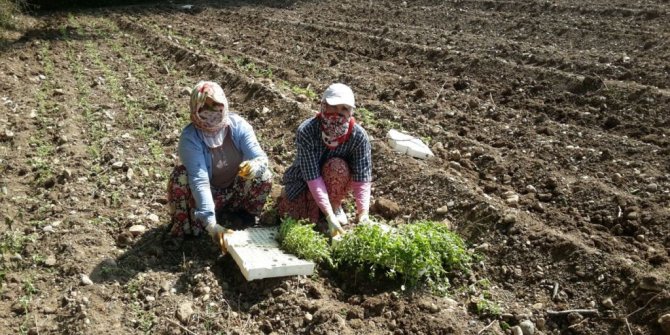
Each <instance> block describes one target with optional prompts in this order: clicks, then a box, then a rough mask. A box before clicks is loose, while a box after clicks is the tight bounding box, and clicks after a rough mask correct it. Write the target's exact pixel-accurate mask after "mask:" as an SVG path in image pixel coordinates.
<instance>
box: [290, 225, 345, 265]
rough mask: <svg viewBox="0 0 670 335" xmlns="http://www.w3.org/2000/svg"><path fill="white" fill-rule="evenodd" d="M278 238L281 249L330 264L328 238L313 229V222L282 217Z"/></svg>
mask: <svg viewBox="0 0 670 335" xmlns="http://www.w3.org/2000/svg"><path fill="white" fill-rule="evenodd" d="M278 240H279V242H280V243H281V247H282V249H284V250H286V251H288V252H289V253H292V254H295V255H296V256H298V257H301V258H305V259H308V260H311V261H314V262H317V263H326V264H331V263H332V260H331V256H330V247H329V246H328V240H327V239H326V237H324V236H323V235H321V234H319V233H318V232H317V231H315V230H314V224H312V223H309V222H307V221H303V220H295V219H291V218H284V219H283V220H282V223H281V225H280V226H279V236H278Z"/></svg>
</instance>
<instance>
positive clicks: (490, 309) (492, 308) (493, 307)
mask: <svg viewBox="0 0 670 335" xmlns="http://www.w3.org/2000/svg"><path fill="white" fill-rule="evenodd" d="M475 308H476V312H477V314H479V315H491V316H498V315H500V314H501V313H502V312H501V309H500V306H498V304H496V303H495V302H492V301H490V300H488V299H486V298H481V299H480V300H479V301H477V304H476V306H475Z"/></svg>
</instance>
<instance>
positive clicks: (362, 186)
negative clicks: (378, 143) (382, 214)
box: [278, 84, 372, 236]
mask: <svg viewBox="0 0 670 335" xmlns="http://www.w3.org/2000/svg"><path fill="white" fill-rule="evenodd" d="M354 108H356V104H355V101H354V93H353V92H352V91H351V88H349V87H348V86H346V85H344V84H332V85H330V86H329V87H328V89H326V91H325V92H324V94H323V98H322V100H321V108H320V112H319V113H318V114H317V115H316V116H314V117H312V118H309V119H307V120H305V121H304V122H303V123H302V124H301V125H300V126H299V127H298V131H297V133H296V139H295V145H296V157H295V161H294V162H293V164H292V165H291V166H290V167H289V168H288V169H287V170H286V173H285V174H284V178H283V181H282V182H283V184H284V189H283V191H282V196H281V199H280V201H279V208H278V211H279V214H280V215H282V216H285V215H287V216H290V217H293V218H295V219H309V220H310V221H312V222H314V223H319V218H320V216H321V214H323V216H324V217H325V218H326V222H327V223H328V231H329V233H330V234H331V236H334V235H336V234H338V233H342V232H343V229H342V225H346V224H347V223H348V220H347V216H346V214H345V213H344V210H343V209H342V201H343V200H344V198H345V197H346V196H347V194H348V193H349V191H350V190H353V194H354V198H355V201H356V222H358V223H360V222H364V221H368V212H369V207H370V187H371V181H372V155H371V146H370V140H369V139H368V134H367V133H366V132H365V130H364V129H363V127H361V126H360V125H359V124H357V123H356V120H355V119H354V117H353V113H354Z"/></svg>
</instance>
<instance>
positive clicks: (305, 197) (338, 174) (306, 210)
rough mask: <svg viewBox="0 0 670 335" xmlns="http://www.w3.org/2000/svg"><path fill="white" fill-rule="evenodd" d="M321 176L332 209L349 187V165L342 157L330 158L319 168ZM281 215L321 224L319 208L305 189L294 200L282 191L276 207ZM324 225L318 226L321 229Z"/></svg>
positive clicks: (310, 193)
mask: <svg viewBox="0 0 670 335" xmlns="http://www.w3.org/2000/svg"><path fill="white" fill-rule="evenodd" d="M321 176H322V178H323V181H324V183H325V184H326V189H327V191H328V198H329V199H330V204H331V206H332V207H333V210H335V209H336V208H338V207H340V206H341V205H342V201H343V200H344V198H346V196H347V194H348V193H349V190H350V188H351V172H350V170H349V165H348V164H347V162H346V161H345V160H344V159H342V158H331V159H329V160H328V161H326V163H325V164H324V165H323V167H322V168H321ZM277 211H278V212H279V215H280V216H281V217H284V216H289V217H292V218H294V219H298V220H300V219H308V220H309V221H311V222H313V223H316V224H318V225H321V224H322V223H323V222H319V218H320V216H321V210H320V209H319V206H318V205H317V203H316V201H315V200H314V198H313V197H312V192H310V191H309V189H306V190H305V191H303V192H302V193H300V194H299V195H298V197H297V198H295V199H294V200H289V199H288V198H287V197H286V194H285V193H284V192H282V195H281V198H280V199H279V206H278V208H277ZM323 228H324V227H321V226H319V229H322V230H323Z"/></svg>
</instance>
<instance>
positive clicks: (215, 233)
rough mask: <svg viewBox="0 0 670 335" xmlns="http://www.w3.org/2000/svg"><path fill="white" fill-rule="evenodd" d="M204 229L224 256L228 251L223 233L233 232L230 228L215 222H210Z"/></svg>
mask: <svg viewBox="0 0 670 335" xmlns="http://www.w3.org/2000/svg"><path fill="white" fill-rule="evenodd" d="M205 230H207V232H208V233H209V236H210V237H211V238H212V241H214V243H216V244H217V245H218V246H219V248H220V249H221V253H222V254H223V255H224V256H225V255H226V254H227V253H228V246H227V245H226V242H225V239H224V235H225V234H231V233H233V231H232V230H230V229H226V228H223V227H222V226H221V225H219V224H216V223H210V224H209V225H208V226H207V227H205Z"/></svg>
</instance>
